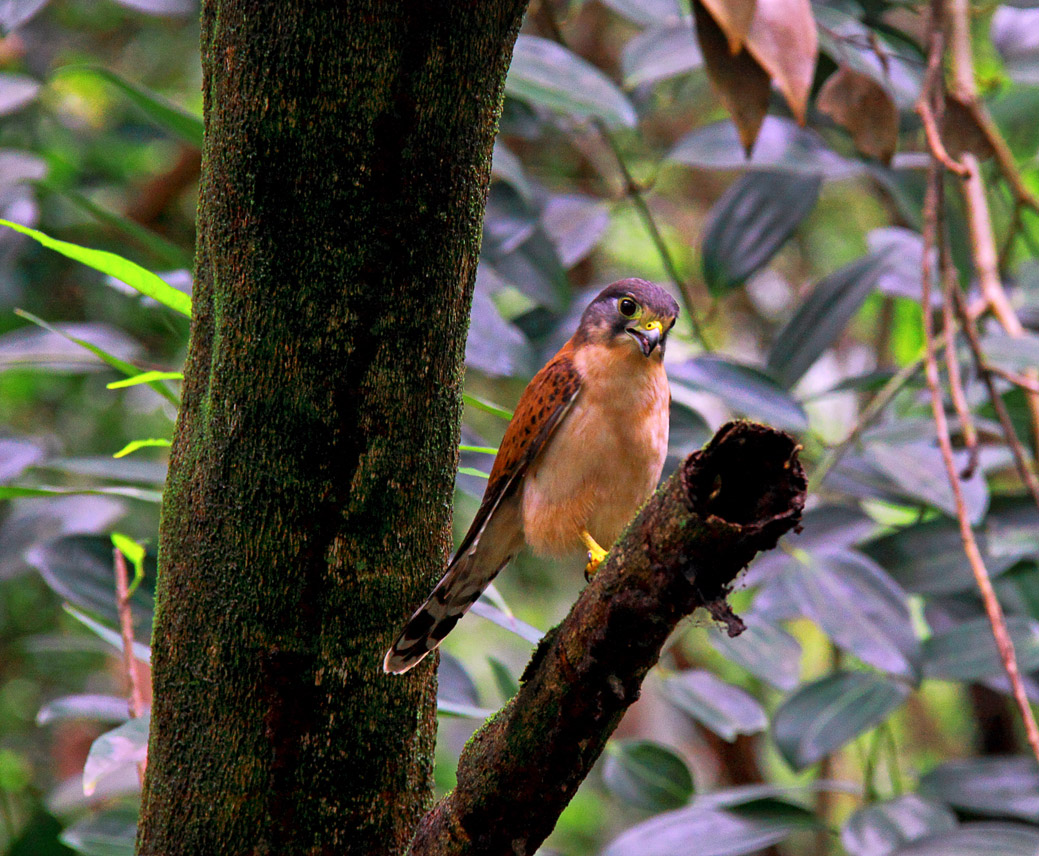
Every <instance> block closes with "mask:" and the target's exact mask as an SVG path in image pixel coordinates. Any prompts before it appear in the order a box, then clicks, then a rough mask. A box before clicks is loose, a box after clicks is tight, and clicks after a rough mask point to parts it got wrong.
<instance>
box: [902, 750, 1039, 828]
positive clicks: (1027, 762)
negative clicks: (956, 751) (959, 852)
mask: <svg viewBox="0 0 1039 856" xmlns="http://www.w3.org/2000/svg"><path fill="white" fill-rule="evenodd" d="M920 793H922V794H923V795H924V796H928V797H931V798H932V799H936V800H938V801H939V802H943V803H946V804H948V805H951V806H952V807H953V808H957V809H960V810H962V811H966V812H970V813H971V814H980V815H989V816H995V817H1013V818H1020V819H1021V820H1027V821H1030V822H1031V823H1039V764H1037V763H1036V760H1035V759H1034V758H1031V757H1028V756H1025V755H1018V756H1005V757H988V758H964V759H959V760H955V761H946V762H945V763H944V764H940V765H939V766H937V767H935V768H934V769H933V770H931V771H930V772H929V773H927V774H925V775H924V776H922V777H921V778H920Z"/></svg>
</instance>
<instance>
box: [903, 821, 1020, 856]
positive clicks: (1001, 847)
mask: <svg viewBox="0 0 1039 856" xmlns="http://www.w3.org/2000/svg"><path fill="white" fill-rule="evenodd" d="M1036 853H1039V830H1037V829H1036V828H1035V827H1033V826H1025V825H1024V824H1020V823H965V824H963V825H962V826H961V827H959V828H958V829H953V830H950V831H949V832H939V833H936V834H935V835H928V836H927V837H926V838H920V839H917V840H916V841H913V842H912V843H910V844H907V845H906V846H905V847H902V848H901V849H900V850H898V851H897V854H896V856H1035V854H1036Z"/></svg>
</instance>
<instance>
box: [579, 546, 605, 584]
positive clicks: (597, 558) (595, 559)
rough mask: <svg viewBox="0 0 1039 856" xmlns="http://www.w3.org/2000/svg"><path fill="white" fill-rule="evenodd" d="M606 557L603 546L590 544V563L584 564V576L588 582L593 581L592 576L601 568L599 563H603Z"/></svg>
mask: <svg viewBox="0 0 1039 856" xmlns="http://www.w3.org/2000/svg"><path fill="white" fill-rule="evenodd" d="M593 543H594V542H593ZM605 558H606V551H605V550H604V549H603V548H602V547H600V546H599V545H598V544H595V545H594V546H592V545H589V549H588V564H586V565H585V566H584V578H585V580H586V581H587V582H591V581H592V577H594V576H595V572H596V571H597V570H599V565H601V564H602V560H603V559H605Z"/></svg>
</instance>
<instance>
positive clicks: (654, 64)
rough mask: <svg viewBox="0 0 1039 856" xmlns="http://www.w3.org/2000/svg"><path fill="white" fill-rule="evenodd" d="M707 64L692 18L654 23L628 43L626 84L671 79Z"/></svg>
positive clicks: (624, 63)
mask: <svg viewBox="0 0 1039 856" xmlns="http://www.w3.org/2000/svg"><path fill="white" fill-rule="evenodd" d="M702 65H703V55H702V54H701V53H700V45H699V44H698V43H697V41H696V35H695V34H694V32H693V26H692V23H691V22H690V21H689V20H682V21H675V22H673V23H669V24H659V25H657V26H655V27H650V28H649V29H647V30H645V31H644V32H642V33H640V34H639V35H637V36H635V37H634V38H633V39H631V40H630V41H629V42H628V43H627V44H626V45H625V46H624V53H623V54H622V56H621V68H622V70H623V72H624V85H625V86H628V87H631V88H634V87H636V86H644V85H645V84H647V83H657V82H659V81H661V80H668V79H669V78H672V77H675V76H677V75H679V74H685V73H687V72H690V71H693V70H694V69H697V68H699V67H700V66H702Z"/></svg>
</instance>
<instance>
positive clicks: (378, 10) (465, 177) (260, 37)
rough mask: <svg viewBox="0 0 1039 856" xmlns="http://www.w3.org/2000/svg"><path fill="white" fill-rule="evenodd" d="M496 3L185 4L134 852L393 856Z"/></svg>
mask: <svg viewBox="0 0 1039 856" xmlns="http://www.w3.org/2000/svg"><path fill="white" fill-rule="evenodd" d="M524 6H525V3H524V2H522V0H481V2H478V3H472V2H462V0H458V2H452V0H443V1H442V2H438V3H432V4H419V5H413V6H412V5H408V4H400V5H399V6H398V5H396V4H383V3H377V2H351V3H343V4H338V3H328V4H323V3H311V2H288V3H285V2H283V3H277V4H275V3H256V2H245V0H228V2H221V0H207V2H205V3H204V8H203V16H202V63H203V72H204V84H203V85H204V92H205V119H206V141H205V147H204V153H203V169H202V185H201V201H200V209H199V239H198V256H197V272H196V284H195V294H194V318H193V322H192V333H191V343H190V348H189V353H188V360H187V367H186V371H185V381H184V402H183V406H182V408H181V413H180V418H179V420H178V424H177V430H176V435H175V440H174V445H173V452H172V458H171V462H170V474H169V480H168V483H167V486H166V493H165V497H164V504H163V515H162V526H161V535H160V554H161V565H160V578H159V590H158V604H157V616H156V626H155V639H154V646H153V658H154V660H153V664H154V682H155V703H154V708H153V712H152V734H151V742H150V746H149V757H148V772H147V781H146V782H145V789H144V805H143V816H142V821H141V829H140V834H139V841H138V846H139V852H141V853H143V854H162V856H175V854H186V853H192V854H203V853H204V854H216V853H272V854H302V853H335V854H349V853H358V854H366V856H370V854H377V853H399V852H401V851H403V850H404V849H405V848H406V846H407V844H408V841H409V839H410V837H411V834H412V831H413V829H414V826H415V824H416V822H417V821H418V819H419V818H420V817H421V815H422V812H423V810H424V809H426V808H427V807H428V804H429V800H430V796H431V773H432V751H433V741H434V734H435V728H436V721H435V677H434V663H433V658H430V662H429V663H424V664H423V665H422V666H421V667H419V668H417V669H415V670H414V671H413V672H412V673H410V674H409V675H407V676H405V677H403V678H396V677H388V676H385V675H383V674H382V672H381V669H380V664H381V655H382V653H383V651H384V649H385V648H386V647H387V646H388V645H389V643H390V642H391V637H392V635H393V633H394V632H395V631H396V630H397V629H398V626H399V625H400V623H401V622H402V621H403V620H404V619H405V618H406V616H407V614H408V613H409V612H410V610H411V608H412V607H414V605H415V604H416V603H417V602H418V601H419V600H420V599H421V597H422V596H423V595H425V594H426V593H427V592H428V589H429V588H430V586H431V584H432V583H433V582H434V581H435V580H436V578H437V577H438V576H439V575H440V573H441V571H442V569H443V563H444V557H445V553H446V552H447V550H448V549H449V547H450V543H449V542H450V530H449V523H450V515H451V496H452V487H453V480H454V464H455V459H456V454H457V451H456V449H457V442H458V422H459V416H460V396H459V390H460V382H461V372H462V357H463V353H464V340H465V332H466V328H467V322H468V311H469V305H470V299H471V295H472V284H473V279H474V274H475V270H476V263H477V256H478V252H479V245H480V234H481V223H482V218H483V210H484V201H485V195H486V187H487V182H488V177H489V174H490V153H491V146H492V142H493V137H494V132H495V129H496V125H497V119H498V114H499V111H500V107H501V99H502V90H503V84H504V78H505V73H506V70H507V67H508V63H509V59H510V57H511V51H512V45H513V42H514V40H515V36H516V31H517V29H518V26H519V23H520V19H521V16H522V12H523V9H524Z"/></svg>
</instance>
